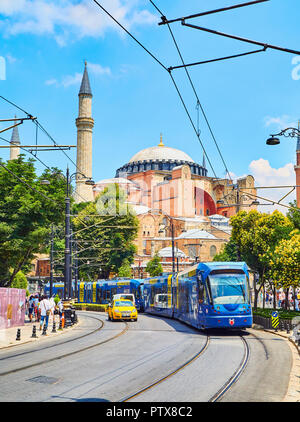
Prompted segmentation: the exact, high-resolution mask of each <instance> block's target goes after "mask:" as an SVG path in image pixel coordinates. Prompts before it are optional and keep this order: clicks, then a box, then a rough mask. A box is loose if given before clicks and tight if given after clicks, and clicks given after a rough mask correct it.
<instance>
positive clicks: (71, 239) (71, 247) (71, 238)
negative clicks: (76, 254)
mask: <svg viewBox="0 0 300 422" xmlns="http://www.w3.org/2000/svg"><path fill="white" fill-rule="evenodd" d="M70 226H71V223H70ZM72 255H73V232H72V229H71V227H70V277H69V298H72V297H73V295H72V281H73V280H72V269H73V266H72V265H73V256H72Z"/></svg>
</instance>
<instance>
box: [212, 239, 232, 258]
mask: <svg viewBox="0 0 300 422" xmlns="http://www.w3.org/2000/svg"><path fill="white" fill-rule="evenodd" d="M213 261H227V262H232V261H238V252H237V245H236V243H235V242H234V241H233V240H229V242H227V243H225V245H224V247H223V248H222V250H221V252H220V253H218V254H217V255H215V256H214V258H213Z"/></svg>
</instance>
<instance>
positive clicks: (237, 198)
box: [236, 188, 240, 213]
mask: <svg viewBox="0 0 300 422" xmlns="http://www.w3.org/2000/svg"><path fill="white" fill-rule="evenodd" d="M236 203H237V206H236V212H237V213H238V212H239V211H240V191H239V188H237V190H236Z"/></svg>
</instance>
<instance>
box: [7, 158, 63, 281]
mask: <svg viewBox="0 0 300 422" xmlns="http://www.w3.org/2000/svg"><path fill="white" fill-rule="evenodd" d="M1 164H2V163H1ZM58 172H59V170H58V169H52V170H51V171H50V170H48V169H47V170H46V171H44V172H43V174H42V175H41V176H39V177H38V176H37V175H36V172H35V167H34V160H33V159H29V160H28V161H26V160H25V158H24V155H22V154H21V155H20V156H19V157H18V159H16V160H9V161H8V162H7V163H5V164H2V165H0V193H1V195H0V286H3V287H9V286H10V285H11V283H12V282H13V280H14V278H15V276H16V274H17V273H18V272H19V271H20V270H24V271H25V270H26V269H27V268H28V266H29V264H30V262H31V261H32V260H33V258H34V255H35V254H36V253H40V252H43V251H44V247H45V242H46V240H47V238H48V236H49V232H50V225H51V223H54V224H58V223H59V222H61V221H63V218H64V213H63V210H64V197H65V181H64V180H63V179H62V178H61V177H59V176H58V174H57V173H58ZM43 179H47V180H49V182H50V184H49V185H42V184H41V180H43Z"/></svg>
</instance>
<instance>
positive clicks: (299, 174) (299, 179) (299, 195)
mask: <svg viewBox="0 0 300 422" xmlns="http://www.w3.org/2000/svg"><path fill="white" fill-rule="evenodd" d="M298 129H299V130H300V121H299V122H298ZM294 168H295V173H296V186H298V187H297V188H296V201H297V207H298V208H300V187H299V186H300V136H298V138H297V146H296V165H295V167H294Z"/></svg>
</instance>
